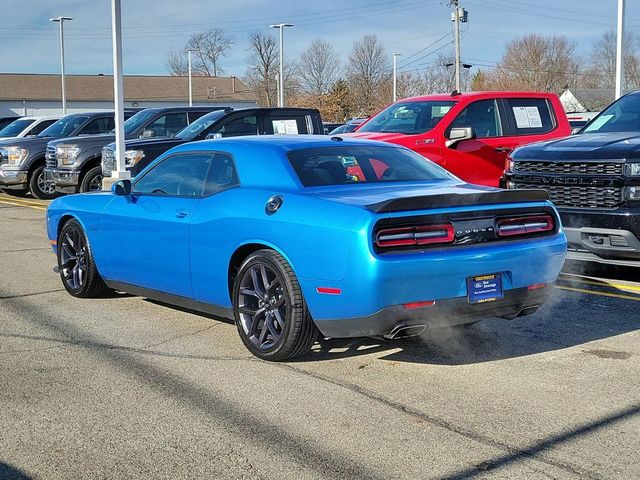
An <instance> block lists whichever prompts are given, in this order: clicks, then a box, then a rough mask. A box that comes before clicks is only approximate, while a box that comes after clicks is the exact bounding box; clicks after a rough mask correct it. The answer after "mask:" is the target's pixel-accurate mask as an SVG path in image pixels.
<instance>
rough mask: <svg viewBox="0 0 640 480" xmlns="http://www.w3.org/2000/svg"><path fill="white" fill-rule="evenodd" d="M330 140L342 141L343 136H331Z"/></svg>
mask: <svg viewBox="0 0 640 480" xmlns="http://www.w3.org/2000/svg"><path fill="white" fill-rule="evenodd" d="M331 140H332V141H334V142H342V141H343V140H344V138H342V137H331Z"/></svg>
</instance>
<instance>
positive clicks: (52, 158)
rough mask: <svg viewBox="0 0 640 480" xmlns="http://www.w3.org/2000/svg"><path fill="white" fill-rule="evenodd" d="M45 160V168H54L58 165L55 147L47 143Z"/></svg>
mask: <svg viewBox="0 0 640 480" xmlns="http://www.w3.org/2000/svg"><path fill="white" fill-rule="evenodd" d="M44 157H45V159H46V162H47V168H56V167H57V166H58V159H57V158H56V147H54V146H53V145H52V146H49V145H47V150H46V152H45V154H44Z"/></svg>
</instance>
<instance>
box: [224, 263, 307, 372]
mask: <svg viewBox="0 0 640 480" xmlns="http://www.w3.org/2000/svg"><path fill="white" fill-rule="evenodd" d="M233 313H234V317H235V322H236V326H237V328H238V333H239V334H240V338H241V339H242V342H243V343H244V344H245V346H246V347H247V348H248V349H249V351H250V352H251V353H252V354H254V355H255V356H256V357H258V358H261V359H263V360H270V361H283V360H289V359H291V358H294V357H298V356H301V355H304V354H305V353H307V352H308V351H309V350H310V349H311V346H312V345H313V343H314V342H315V339H316V336H317V333H318V330H317V329H316V326H315V324H314V323H313V320H312V319H311V315H310V314H309V310H308V309H307V305H306V303H305V301H304V297H303V296H302V290H301V289H300V284H299V283H298V279H297V278H296V276H295V274H294V272H293V270H292V269H291V266H290V265H289V264H288V263H287V261H286V260H285V259H284V258H283V257H282V256H281V255H280V254H278V253H277V252H274V251H273V250H258V251H257V252H255V253H253V254H251V255H250V256H249V257H248V258H247V259H246V260H245V261H244V262H243V264H242V265H241V267H240V270H239V271H238V274H237V276H236V278H235V282H234V286H233Z"/></svg>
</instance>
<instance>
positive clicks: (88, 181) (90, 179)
mask: <svg viewBox="0 0 640 480" xmlns="http://www.w3.org/2000/svg"><path fill="white" fill-rule="evenodd" d="M102 178H103V175H102V165H98V166H97V167H93V168H92V169H91V170H89V171H88V172H87V173H85V174H84V177H82V182H80V192H81V193H85V192H98V191H100V190H102Z"/></svg>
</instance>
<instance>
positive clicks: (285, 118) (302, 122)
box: [264, 114, 313, 135]
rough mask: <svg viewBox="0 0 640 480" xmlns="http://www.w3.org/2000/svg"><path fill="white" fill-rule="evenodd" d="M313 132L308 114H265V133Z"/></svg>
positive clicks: (291, 133) (290, 133)
mask: <svg viewBox="0 0 640 480" xmlns="http://www.w3.org/2000/svg"><path fill="white" fill-rule="evenodd" d="M311 132H313V124H312V123H311V117H310V116H308V115H301V114H292V115H286V114H285V115H283V114H276V115H267V116H266V117H265V121H264V133H265V134H266V135H271V134H275V135H298V134H301V133H302V134H306V133H311Z"/></svg>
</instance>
